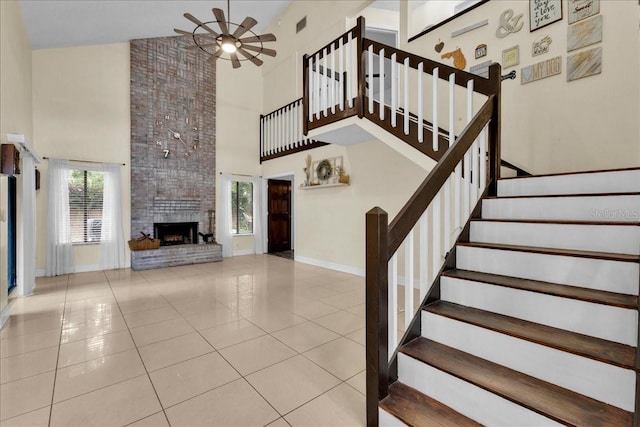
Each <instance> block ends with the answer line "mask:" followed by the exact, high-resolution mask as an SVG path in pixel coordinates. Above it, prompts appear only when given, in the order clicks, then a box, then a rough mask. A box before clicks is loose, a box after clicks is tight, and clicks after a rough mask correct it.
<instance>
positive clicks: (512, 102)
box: [401, 0, 640, 173]
mask: <svg viewBox="0 0 640 427" xmlns="http://www.w3.org/2000/svg"><path fill="white" fill-rule="evenodd" d="M401 4H402V5H403V6H404V9H403V10H402V13H403V14H404V15H403V16H404V17H405V18H404V19H401V22H406V14H407V11H406V4H404V2H403V3H401ZM567 7H568V5H567V2H566V1H563V19H562V20H561V21H559V22H555V23H553V24H551V25H549V26H547V27H544V28H542V29H539V30H537V31H535V32H529V12H528V2H525V1H519V0H501V1H490V2H488V3H486V4H484V5H482V6H479V7H478V8H476V9H475V10H473V11H471V12H469V13H467V14H465V15H463V16H462V17H460V18H458V19H456V20H454V21H452V22H450V23H448V24H446V25H444V26H442V27H440V28H438V29H436V30H434V31H432V32H430V33H427V34H426V35H425V36H423V37H421V38H419V39H417V40H416V41H413V42H411V43H406V42H404V43H402V44H401V48H402V49H404V50H409V51H411V52H414V53H416V54H419V55H423V56H426V57H427V58H430V59H434V60H436V61H441V62H445V63H448V64H449V63H450V62H451V60H442V59H441V58H440V55H441V54H439V53H437V52H435V50H434V46H435V44H436V43H438V41H439V40H441V41H443V42H444V43H445V47H444V49H443V51H442V52H446V51H448V50H452V49H455V48H457V47H460V48H462V51H463V53H464V55H465V57H466V59H467V70H468V69H469V67H471V66H473V65H475V64H477V63H481V62H484V61H487V60H493V61H497V62H500V63H501V62H502V50H503V49H506V48H510V47H512V46H516V45H519V46H520V64H519V65H517V66H516V67H514V68H511V69H505V70H503V74H506V73H507V72H509V71H511V70H512V69H514V70H516V72H517V74H518V76H517V79H516V80H515V81H513V80H507V81H505V82H504V83H503V85H502V90H503V92H502V93H503V99H502V143H503V145H502V147H503V151H502V154H503V158H505V159H507V160H509V161H511V162H513V163H516V164H519V165H522V166H523V167H525V169H528V170H531V171H533V172H535V173H550V172H565V171H578V170H592V169H603V168H617V167H630V166H638V165H640V143H639V135H640V128H639V125H638V122H639V120H638V117H640V97H639V96H637V95H636V94H638V93H639V91H640V79H638V75H639V72H640V54H639V48H638V46H637V45H636V44H638V14H639V12H638V10H639V9H640V7H639V6H638V3H637V2H633V1H601V2H600V13H601V14H602V16H603V20H604V32H603V41H602V43H601V44H600V45H601V46H602V49H603V64H602V73H601V74H598V75H595V76H592V77H587V78H584V79H580V80H576V81H572V82H567V81H566V80H567V77H566V76H567V70H566V57H567V42H566V40H567V27H568V19H567ZM506 9H513V11H514V13H515V15H518V14H520V13H522V14H524V16H523V18H522V21H523V22H524V26H523V28H522V30H520V31H519V32H517V33H513V34H510V35H508V36H507V37H505V38H498V37H496V35H495V32H496V29H497V28H498V26H499V18H500V16H501V14H502V12H503V11H504V10H506ZM484 19H488V20H489V25H487V26H484V27H482V28H479V29H476V30H473V31H470V32H468V33H465V34H463V35H460V36H458V37H455V38H452V37H451V33H452V31H455V30H458V29H460V28H463V27H466V26H468V25H470V24H473V23H475V22H478V21H482V20H484ZM405 34H406V28H405ZM544 35H549V36H551V38H552V40H553V42H552V44H551V47H550V52H549V53H547V54H544V55H540V56H536V57H533V56H532V54H531V46H532V42H533V41H534V40H535V39H537V38H539V37H542V36H544ZM403 40H406V38H405V39H403ZM481 43H485V44H487V46H488V55H487V56H486V57H483V58H480V59H478V60H476V59H474V51H475V47H476V46H477V45H479V44H481ZM586 49H588V48H586ZM572 53H575V52H572ZM556 56H562V74H561V75H558V76H553V77H549V78H547V79H544V80H540V81H536V82H532V83H529V84H526V85H521V84H520V74H521V68H522V67H524V66H528V65H531V64H535V63H537V62H540V61H544V60H546V59H549V58H553V57H556ZM630 94H633V95H631V96H630Z"/></svg>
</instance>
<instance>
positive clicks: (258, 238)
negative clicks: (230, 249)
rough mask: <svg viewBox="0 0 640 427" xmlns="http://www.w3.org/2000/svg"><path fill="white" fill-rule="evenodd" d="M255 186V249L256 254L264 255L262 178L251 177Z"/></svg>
mask: <svg viewBox="0 0 640 427" xmlns="http://www.w3.org/2000/svg"><path fill="white" fill-rule="evenodd" d="M251 183H252V184H253V248H254V250H255V252H256V254H262V253H264V244H263V242H264V231H263V226H262V178H260V177H259V176H254V177H251Z"/></svg>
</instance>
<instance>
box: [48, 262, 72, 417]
mask: <svg viewBox="0 0 640 427" xmlns="http://www.w3.org/2000/svg"><path fill="white" fill-rule="evenodd" d="M69 276H70V275H69V274H67V285H66V286H65V289H64V305H63V307H62V322H61V323H60V340H59V342H58V355H57V356H56V369H55V371H53V390H51V406H49V420H48V422H47V426H48V427H51V416H52V415H53V400H54V397H55V395H56V382H57V380H58V363H59V362H60V347H62V332H63V331H64V314H65V312H66V311H67V293H68V292H69V279H70V278H69Z"/></svg>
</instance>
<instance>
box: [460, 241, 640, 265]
mask: <svg viewBox="0 0 640 427" xmlns="http://www.w3.org/2000/svg"><path fill="white" fill-rule="evenodd" d="M458 246H468V247H476V248H486V249H498V250H508V251H517V252H532V253H537V254H546V255H561V256H573V257H579V258H594V259H602V260H609V261H621V262H635V263H637V262H640V257H638V256H637V255H628V254H616V253H611V252H594V251H581V250H576V249H558V248H543V247H538V246H520V245H506V244H502V243H480V242H460V243H458Z"/></svg>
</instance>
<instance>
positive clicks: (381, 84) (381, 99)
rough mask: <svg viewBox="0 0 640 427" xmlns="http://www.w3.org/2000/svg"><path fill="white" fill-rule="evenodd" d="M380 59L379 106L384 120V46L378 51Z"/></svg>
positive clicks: (381, 118)
mask: <svg viewBox="0 0 640 427" xmlns="http://www.w3.org/2000/svg"><path fill="white" fill-rule="evenodd" d="M378 59H379V60H380V63H379V64H378V74H379V75H380V77H378V83H379V88H380V90H379V93H378V98H379V99H378V108H379V109H380V120H384V48H383V49H380V52H379V53H378ZM371 84H373V76H372V77H371Z"/></svg>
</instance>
